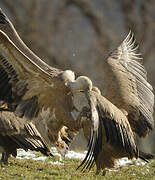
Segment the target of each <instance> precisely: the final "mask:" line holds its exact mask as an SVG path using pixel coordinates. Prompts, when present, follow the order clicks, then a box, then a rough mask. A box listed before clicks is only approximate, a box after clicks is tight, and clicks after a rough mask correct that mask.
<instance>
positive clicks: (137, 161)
mask: <svg viewBox="0 0 155 180" xmlns="http://www.w3.org/2000/svg"><path fill="white" fill-rule="evenodd" d="M133 164H135V165H137V166H144V165H145V164H146V162H144V161H143V160H141V159H133V160H130V159H128V158H121V159H119V160H118V161H116V166H117V167H121V166H126V165H133Z"/></svg>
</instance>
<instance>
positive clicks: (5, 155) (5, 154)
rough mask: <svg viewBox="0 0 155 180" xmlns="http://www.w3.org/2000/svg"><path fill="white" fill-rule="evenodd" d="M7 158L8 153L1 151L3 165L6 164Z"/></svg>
mask: <svg viewBox="0 0 155 180" xmlns="http://www.w3.org/2000/svg"><path fill="white" fill-rule="evenodd" d="M8 158H9V153H8V152H3V153H2V159H1V162H2V163H4V164H5V165H7V164H8Z"/></svg>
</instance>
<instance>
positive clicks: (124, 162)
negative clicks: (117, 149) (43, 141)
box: [17, 147, 149, 169]
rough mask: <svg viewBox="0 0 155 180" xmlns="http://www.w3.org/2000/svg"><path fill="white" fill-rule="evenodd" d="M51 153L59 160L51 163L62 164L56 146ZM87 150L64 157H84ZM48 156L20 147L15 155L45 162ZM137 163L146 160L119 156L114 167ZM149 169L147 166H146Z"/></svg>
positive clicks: (142, 163) (140, 164)
mask: <svg viewBox="0 0 155 180" xmlns="http://www.w3.org/2000/svg"><path fill="white" fill-rule="evenodd" d="M51 151H52V154H53V155H54V156H58V157H59V161H55V162H50V163H51V164H56V165H64V162H63V159H62V157H61V155H60V154H59V153H58V151H57V149H56V148H54V147H53V148H52V149H51ZM86 153H87V151H85V152H83V153H79V152H75V151H68V153H67V154H66V155H65V157H66V158H70V159H81V160H82V159H84V157H85V155H86ZM47 158H48V157H46V156H38V155H37V154H36V153H35V152H32V151H28V152H26V151H24V150H22V149H19V150H18V155H17V159H33V160H37V161H38V160H40V161H43V162H45V161H46V160H47ZM129 164H130V165H137V166H144V165H145V164H146V162H144V161H142V160H141V159H133V160H129V159H128V158H121V159H120V160H118V161H117V162H116V167H121V166H126V165H129ZM148 169H149V167H148Z"/></svg>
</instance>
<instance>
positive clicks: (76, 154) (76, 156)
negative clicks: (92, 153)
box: [65, 151, 87, 159]
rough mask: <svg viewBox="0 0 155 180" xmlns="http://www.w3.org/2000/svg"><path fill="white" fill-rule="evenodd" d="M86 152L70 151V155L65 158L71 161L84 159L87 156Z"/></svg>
mask: <svg viewBox="0 0 155 180" xmlns="http://www.w3.org/2000/svg"><path fill="white" fill-rule="evenodd" d="M86 153H87V152H86V151H85V152H84V153H79V152H75V151H68V153H67V154H66V155H65V157H67V158H69V159H84V158H85V156H86Z"/></svg>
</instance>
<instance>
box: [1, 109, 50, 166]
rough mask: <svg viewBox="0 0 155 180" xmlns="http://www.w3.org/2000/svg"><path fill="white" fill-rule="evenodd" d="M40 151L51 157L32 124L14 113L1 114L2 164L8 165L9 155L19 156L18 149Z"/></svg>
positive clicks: (5, 112)
mask: <svg viewBox="0 0 155 180" xmlns="http://www.w3.org/2000/svg"><path fill="white" fill-rule="evenodd" d="M19 148H22V149H24V150H25V151H27V150H33V151H40V152H41V153H43V154H44V155H46V156H49V155H51V153H50V150H49V148H48V147H47V145H46V144H45V142H44V140H43V139H42V137H41V136H40V133H39V132H38V131H37V129H36V128H35V126H34V125H33V124H32V123H27V122H26V121H25V120H24V119H23V118H18V117H16V116H15V115H14V113H13V112H7V111H1V112H0V152H2V160H1V161H2V162H3V163H4V164H7V163H8V157H9V155H13V156H14V157H16V156H17V149H19Z"/></svg>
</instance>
